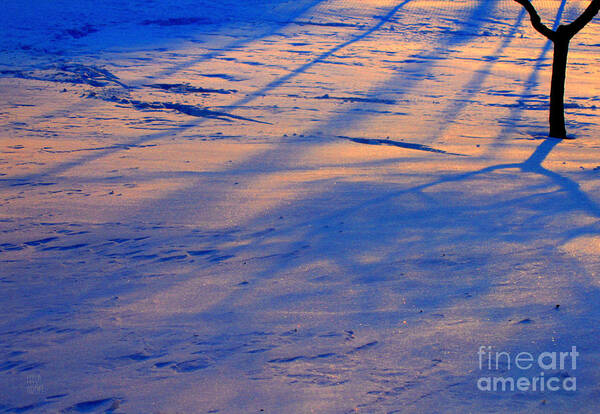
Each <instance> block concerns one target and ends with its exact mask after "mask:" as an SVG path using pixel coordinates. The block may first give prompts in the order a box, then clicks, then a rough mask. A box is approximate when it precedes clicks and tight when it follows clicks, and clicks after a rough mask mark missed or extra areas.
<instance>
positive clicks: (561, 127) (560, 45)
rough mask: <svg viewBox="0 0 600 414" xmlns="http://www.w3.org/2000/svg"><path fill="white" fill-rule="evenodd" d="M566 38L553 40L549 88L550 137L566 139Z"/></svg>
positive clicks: (567, 41) (561, 37) (560, 37)
mask: <svg viewBox="0 0 600 414" xmlns="http://www.w3.org/2000/svg"><path fill="white" fill-rule="evenodd" d="M569 40H571V39H570V38H568V37H567V36H557V37H556V39H554V60H553V62H552V84H551V87H550V134H549V135H550V136H551V137H554V138H566V137H567V130H566V128H565V78H566V76H567V54H568V53H569Z"/></svg>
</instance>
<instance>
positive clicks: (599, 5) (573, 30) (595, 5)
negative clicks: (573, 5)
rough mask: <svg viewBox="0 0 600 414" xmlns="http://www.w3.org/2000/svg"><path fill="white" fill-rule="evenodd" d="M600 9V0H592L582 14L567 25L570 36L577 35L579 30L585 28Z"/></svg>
mask: <svg viewBox="0 0 600 414" xmlns="http://www.w3.org/2000/svg"><path fill="white" fill-rule="evenodd" d="M598 11H600V0H592V2H591V3H590V5H589V6H587V8H586V9H585V11H584V12H583V13H581V16H579V17H578V18H577V19H575V21H573V23H570V24H568V25H567V26H566V29H567V31H568V33H569V37H573V36H575V35H576V34H577V32H579V31H580V30H581V29H583V28H584V27H585V25H586V24H588V23H589V22H590V21H591V20H592V19H593V18H594V16H596V15H597V14H598Z"/></svg>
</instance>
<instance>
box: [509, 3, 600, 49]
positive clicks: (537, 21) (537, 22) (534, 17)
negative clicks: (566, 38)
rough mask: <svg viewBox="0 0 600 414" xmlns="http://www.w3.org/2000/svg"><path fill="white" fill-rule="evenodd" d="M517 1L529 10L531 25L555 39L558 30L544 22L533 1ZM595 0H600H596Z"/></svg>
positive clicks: (549, 37)
mask: <svg viewBox="0 0 600 414" xmlns="http://www.w3.org/2000/svg"><path fill="white" fill-rule="evenodd" d="M515 1H516V2H517V3H519V4H520V5H521V6H523V7H525V10H527V13H529V18H530V19H531V25H532V26H533V28H534V29H535V30H537V31H538V32H540V33H541V34H542V35H544V36H545V37H547V38H548V39H550V40H554V37H555V35H556V32H555V31H554V30H552V29H550V28H549V27H548V26H546V25H545V24H544V23H542V19H541V18H540V15H539V14H538V12H537V10H536V9H535V7H533V4H531V2H530V1H529V0H515ZM594 1H596V2H600V0H594ZM592 17H593V16H592ZM584 25H585V24H584Z"/></svg>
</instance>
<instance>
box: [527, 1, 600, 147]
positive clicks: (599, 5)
mask: <svg viewBox="0 0 600 414" xmlns="http://www.w3.org/2000/svg"><path fill="white" fill-rule="evenodd" d="M515 1H516V2H517V3H519V4H521V5H522V6H523V7H525V10H527V13H529V17H530V19H531V25H532V26H533V28H534V29H535V30H537V31H538V32H540V33H541V34H542V35H544V36H545V37H546V38H548V39H549V40H551V41H552V43H554V59H553V62H552V83H551V86H550V117H549V120H550V134H549V135H550V136H551V137H554V138H566V137H567V130H566V128H565V104H564V99H565V98H564V95H565V79H566V75H567V54H568V53H569V42H570V41H571V39H572V38H573V36H575V35H576V34H577V33H578V32H579V31H580V30H581V29H583V28H584V27H585V25H586V24H588V23H589V22H590V21H591V20H592V19H593V18H594V16H595V15H596V14H597V13H598V11H599V10H600V0H592V1H591V2H590V4H589V6H588V7H587V8H586V9H585V11H584V12H583V13H582V14H581V16H579V17H578V18H577V19H576V20H574V21H573V22H572V23H569V24H567V25H562V24H561V25H560V26H558V28H557V29H556V30H552V29H550V28H548V27H547V26H546V25H544V24H543V23H542V20H541V18H540V16H539V14H538V12H537V11H536V9H535V7H534V6H533V5H532V4H531V1H530V0H515Z"/></svg>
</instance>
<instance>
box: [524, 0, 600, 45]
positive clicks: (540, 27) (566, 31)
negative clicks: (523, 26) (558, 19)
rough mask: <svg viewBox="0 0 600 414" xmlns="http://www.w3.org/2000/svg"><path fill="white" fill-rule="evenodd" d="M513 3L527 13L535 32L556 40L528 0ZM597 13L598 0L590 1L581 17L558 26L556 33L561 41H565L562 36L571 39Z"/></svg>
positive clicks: (553, 33)
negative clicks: (517, 4)
mask: <svg viewBox="0 0 600 414" xmlns="http://www.w3.org/2000/svg"><path fill="white" fill-rule="evenodd" d="M515 1H516V2H517V3H519V4H520V5H521V6H523V7H524V8H525V10H527V13H529V18H530V19H531V25H532V26H533V28H534V29H535V30H537V31H538V32H540V33H541V34H542V35H544V36H545V37H547V38H548V39H550V40H552V41H554V40H555V39H557V32H556V31H554V30H552V29H550V28H549V27H548V26H546V25H545V24H544V23H542V19H541V18H540V15H539V14H538V12H537V10H536V9H535V7H533V4H531V1H530V0H515ZM599 11H600V0H592V1H591V2H590V4H589V5H588V6H587V8H586V9H585V10H584V12H583V13H582V14H581V16H579V17H578V18H577V19H575V21H573V22H572V23H569V24H567V25H564V26H563V25H561V26H559V30H558V31H559V32H560V34H561V38H562V40H566V39H565V38H564V37H563V36H566V37H567V39H571V38H572V37H573V36H575V35H576V34H577V33H578V32H579V31H580V30H581V29H583V28H584V27H585V25H586V24H588V23H589V22H590V21H591V20H592V19H593V18H594V16H596V14H598V12H599Z"/></svg>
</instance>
